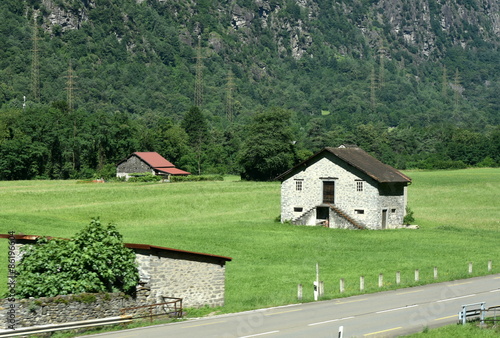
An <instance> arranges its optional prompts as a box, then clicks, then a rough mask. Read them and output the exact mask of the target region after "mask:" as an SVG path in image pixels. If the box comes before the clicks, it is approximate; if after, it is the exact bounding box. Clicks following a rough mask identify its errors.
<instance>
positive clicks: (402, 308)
mask: <svg viewBox="0 0 500 338" xmlns="http://www.w3.org/2000/svg"><path fill="white" fill-rule="evenodd" d="M415 306H418V305H417V304H414V305H410V306H403V307H398V308H395V309H389V310H382V311H377V312H375V313H385V312H392V311H398V310H404V309H410V308H412V307H415Z"/></svg>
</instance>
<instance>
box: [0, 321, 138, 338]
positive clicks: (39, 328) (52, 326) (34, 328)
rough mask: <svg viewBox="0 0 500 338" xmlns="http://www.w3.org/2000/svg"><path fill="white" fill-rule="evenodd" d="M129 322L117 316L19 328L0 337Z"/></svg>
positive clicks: (0, 331)
mask: <svg viewBox="0 0 500 338" xmlns="http://www.w3.org/2000/svg"><path fill="white" fill-rule="evenodd" d="M131 321H132V316H119V317H108V318H99V319H90V320H83V321H78V322H69V323H61V324H48V325H40V326H30V327H21V328H16V329H15V330H12V329H10V330H0V337H17V336H26V335H30V334H35V333H48V332H54V331H62V330H74V329H83V328H86V327H95V326H103V325H112V324H121V323H130V322H131Z"/></svg>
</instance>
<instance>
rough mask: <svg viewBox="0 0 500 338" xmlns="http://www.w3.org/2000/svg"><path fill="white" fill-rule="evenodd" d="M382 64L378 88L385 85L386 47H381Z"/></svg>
mask: <svg viewBox="0 0 500 338" xmlns="http://www.w3.org/2000/svg"><path fill="white" fill-rule="evenodd" d="M379 52H380V65H379V72H378V88H382V87H383V86H384V81H385V79H384V75H385V74H384V71H385V65H384V61H385V55H384V54H385V48H384V47H380V51H379Z"/></svg>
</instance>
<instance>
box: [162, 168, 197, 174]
mask: <svg viewBox="0 0 500 338" xmlns="http://www.w3.org/2000/svg"><path fill="white" fill-rule="evenodd" d="M154 169H155V170H158V171H161V172H164V173H167V174H170V175H191V173H189V172H187V171H184V170H181V169H177V168H154Z"/></svg>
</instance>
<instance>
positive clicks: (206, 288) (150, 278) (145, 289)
mask: <svg viewBox="0 0 500 338" xmlns="http://www.w3.org/2000/svg"><path fill="white" fill-rule="evenodd" d="M14 237H15V243H16V244H15V247H16V249H15V254H16V256H15V260H16V261H19V260H20V259H21V257H22V253H21V251H20V248H21V247H22V246H24V245H33V244H35V243H36V240H37V239H38V238H40V236H34V235H14ZM0 238H9V235H6V234H0ZM47 238H48V239H51V237H47ZM124 245H125V246H126V247H127V248H130V249H132V250H133V251H134V252H135V255H136V262H137V265H138V270H139V277H140V281H139V285H138V286H137V292H138V294H139V293H140V294H141V299H140V302H141V304H138V305H144V304H157V303H163V302H165V298H168V297H174V298H182V302H183V306H184V307H202V306H211V307H213V306H223V305H224V295H225V269H226V263H227V262H230V261H231V260H232V258H230V257H224V256H217V255H211V254H206V253H199V252H192V251H184V250H178V249H172V248H165V247H160V246H154V245H147V244H134V243H125V244H124Z"/></svg>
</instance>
